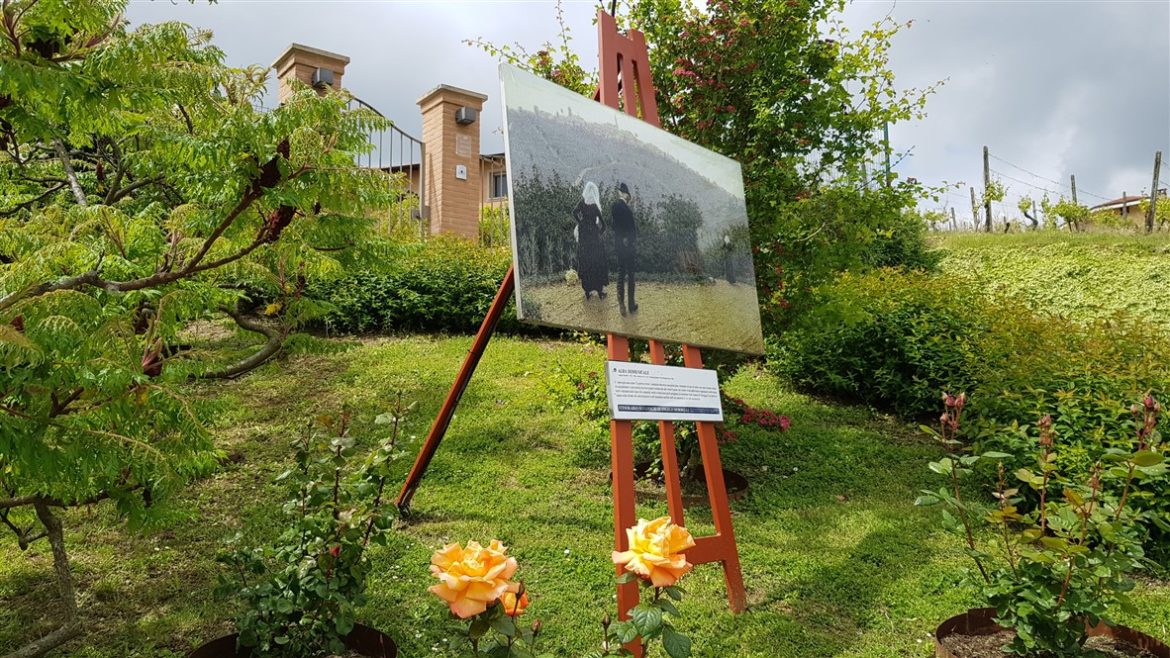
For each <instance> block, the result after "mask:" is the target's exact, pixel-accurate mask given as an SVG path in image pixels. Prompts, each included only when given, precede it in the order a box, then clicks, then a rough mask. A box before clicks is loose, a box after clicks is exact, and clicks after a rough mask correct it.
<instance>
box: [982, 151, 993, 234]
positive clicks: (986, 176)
mask: <svg viewBox="0 0 1170 658" xmlns="http://www.w3.org/2000/svg"><path fill="white" fill-rule="evenodd" d="M990 190H991V164H990V163H989V162H988V160H987V147H986V146H984V147H983V211H984V212H986V213H987V227H986V228H985V230H986V231H987V232H988V233H991V194H990V193H989V192H990Z"/></svg>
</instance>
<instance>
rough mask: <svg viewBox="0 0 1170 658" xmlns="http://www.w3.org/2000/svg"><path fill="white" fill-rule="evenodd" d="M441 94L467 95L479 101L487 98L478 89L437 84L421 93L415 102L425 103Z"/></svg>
mask: <svg viewBox="0 0 1170 658" xmlns="http://www.w3.org/2000/svg"><path fill="white" fill-rule="evenodd" d="M442 94H454V95H460V96H467V97H468V98H471V99H473V100H477V101H479V102H481V103H482V102H483V101H486V100H487V99H488V97H487V94H481V93H479V92H478V91H471V90H470V89H461V88H459V87H453V86H451V85H439V86H438V87H435V88H434V89H432V90H430V91H428V92H427V93H425V94H423V95H422V98H420V99H418V101H417V103H418V104H419V105H425V104H426V103H427V102H428V101H430V100H431V99H432V98H434V97H435V96H439V95H442Z"/></svg>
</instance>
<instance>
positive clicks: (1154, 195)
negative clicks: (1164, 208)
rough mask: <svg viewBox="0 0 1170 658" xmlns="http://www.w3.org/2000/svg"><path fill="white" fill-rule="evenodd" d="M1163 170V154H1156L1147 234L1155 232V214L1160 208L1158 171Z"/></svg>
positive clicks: (1159, 152) (1147, 216)
mask: <svg viewBox="0 0 1170 658" xmlns="http://www.w3.org/2000/svg"><path fill="white" fill-rule="evenodd" d="M1161 168H1162V152H1161V151H1158V152H1157V153H1155V154H1154V182H1153V183H1152V184H1151V185H1150V209H1149V210H1147V211H1146V233H1153V232H1154V213H1155V209H1156V208H1157V207H1158V170H1159V169H1161Z"/></svg>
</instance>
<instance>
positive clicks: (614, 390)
mask: <svg viewBox="0 0 1170 658" xmlns="http://www.w3.org/2000/svg"><path fill="white" fill-rule="evenodd" d="M606 390H607V392H608V393H609V411H610V414H611V415H612V417H613V418H614V420H705V421H708V422H713V423H718V422H722V421H723V405H722V403H721V400H720V398H719V377H718V375H717V374H716V373H715V371H714V370H704V369H701V368H676V367H674V366H655V365H650V364H646V363H631V362H629V361H609V362H607V365H606Z"/></svg>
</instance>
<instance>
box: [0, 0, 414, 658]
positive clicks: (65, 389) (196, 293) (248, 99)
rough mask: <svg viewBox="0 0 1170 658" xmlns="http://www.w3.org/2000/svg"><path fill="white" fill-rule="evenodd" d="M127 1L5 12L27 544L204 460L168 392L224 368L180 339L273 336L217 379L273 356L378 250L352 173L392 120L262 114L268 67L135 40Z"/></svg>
mask: <svg viewBox="0 0 1170 658" xmlns="http://www.w3.org/2000/svg"><path fill="white" fill-rule="evenodd" d="M125 6H126V0H97V1H95V0H87V1H85V2H80V1H71V0H8V1H6V2H4V4H3V12H2V24H0V68H2V69H3V72H4V74H3V75H2V76H0V520H2V521H4V524H5V525H6V526H7V527H9V528H10V529H11V530H13V531H14V532H15V533H16V535H17V537H18V540H19V541H20V543H21V545H25V544H26V543H27V542H28V541H31V540H33V539H35V538H37V537H39V536H42V535H44V534H45V532H47V533H48V534H49V539H50V540H53V539H54V537H53V532H52V526H53V525H54V520H53V517H52V512H51V508H55V507H60V506H68V505H72V504H78V503H87V502H93V501H96V500H101V499H105V498H113V499H114V500H116V501H117V502H118V504H119V506H120V508H121V509H122V510H123V511H124V512H129V513H133V514H135V515H137V513H139V512H145V511H147V509H148V508H149V507H150V506H151V504H152V503H154V502H157V501H158V500H159V499H160V498H161V497H162V495H163V494H165V493H167V492H169V491H171V490H173V489H174V488H175V487H177V486H178V485H179V484H181V483H182V482H183V481H184V480H186V479H187V478H189V477H190V476H192V475H194V474H196V473H198V472H200V471H202V470H205V469H206V468H208V467H209V466H210V464H211V463H212V459H213V458H214V456H215V454H214V451H213V450H212V445H211V442H210V440H209V438H208V436H207V433H206V432H205V431H204V430H203V429H202V428H203V422H202V421H203V418H202V417H201V413H200V411H199V409H198V407H197V406H195V405H194V404H193V403H192V401H191V400H190V399H189V398H188V397H187V396H186V395H185V394H183V393H181V392H179V391H178V390H176V385H177V384H179V383H180V382H183V381H186V380H187V379H189V378H190V377H199V376H207V375H214V374H217V372H216V371H217V370H220V369H221V368H223V363H222V362H217V361H216V360H215V359H213V358H209V357H211V356H212V355H211V354H209V353H208V352H206V351H203V350H200V349H194V348H193V346H191V345H189V344H187V343H190V339H189V337H187V336H186V334H185V331H186V330H187V328H188V327H189V326H190V325H191V323H192V322H195V321H199V320H207V319H214V318H215V317H216V316H219V317H224V316H225V315H226V316H230V317H232V318H234V319H235V320H236V321H237V322H238V324H239V326H240V327H241V329H243V330H247V331H251V332H256V333H260V334H264V336H265V337H266V339H267V340H266V342H265V344H264V346H263V347H262V348H261V350H260V351H259V352H258V353H257V354H256V355H253V356H252V357H249V358H247V359H244V360H243V361H241V362H240V363H239V364H235V365H230V366H228V367H227V368H226V369H223V371H222V372H220V373H218V374H229V375H230V374H237V373H239V372H242V371H244V370H247V369H248V368H250V367H253V366H254V365H256V364H258V363H260V362H262V361H263V360H264V359H265V358H268V357H270V356H271V355H272V354H274V353H276V351H277V350H278V349H279V347H280V343H281V341H282V340H283V338H284V337H285V336H287V334H288V333H289V332H290V331H291V330H292V329H293V328H295V327H296V326H297V325H298V324H299V323H300V322H302V321H304V320H305V319H307V318H309V317H311V316H313V315H315V314H317V313H320V312H321V311H322V310H323V309H321V308H319V307H318V306H319V305H317V304H315V303H313V302H311V301H310V300H307V299H305V297H304V296H303V295H302V292H303V290H304V282H305V278H306V277H307V276H311V275H313V274H316V273H323V272H328V271H335V270H339V269H341V268H343V267H345V266H346V265H348V264H352V263H354V262H356V260H357V259H360V258H363V257H369V256H371V255H374V254H371V253H370V251H371V250H370V249H368V248H365V247H367V238H368V236H369V235H370V230H371V227H372V220H370V219H369V218H368V216H369V211H371V210H372V209H377V208H383V207H386V206H387V205H389V204H390V203H392V202H393V201H394V200H395V199H396V198H397V197H398V195H399V193H398V189H399V186H398V185H397V184H396V181H394V180H393V179H391V178H389V177H387V176H386V175H385V174H384V173H383V172H381V171H377V170H362V169H358V168H356V167H355V166H354V156H355V154H356V153H359V152H362V151H364V150H365V149H367V148H368V140H367V135H368V133H369V132H370V131H371V130H377V129H380V128H383V127H385V123H386V122H385V120H383V119H381V118H380V117H378V116H377V115H376V114H374V113H372V112H369V111H366V110H352V111H351V110H350V109H348V102H347V101H348V100H349V97H348V96H347V95H346V94H345V93H344V92H339V93H329V94H324V95H321V94H318V93H317V92H316V91H315V90H313V89H310V88H307V87H301V88H297V89H296V90H295V91H294V93H293V94H292V96H291V97H289V98H288V99H287V100H286V101H285V102H284V103H283V104H282V105H281V106H280V107H278V108H275V109H272V110H270V111H266V110H264V109H262V108H260V107H259V99H260V97H261V95H262V93H263V90H264V82H265V79H266V76H267V71H266V70H265V69H263V68H259V67H248V68H233V67H229V66H226V65H225V64H224V61H223V60H224V57H223V53H222V52H221V51H220V50H219V49H217V48H215V47H214V46H213V45H211V42H210V35H209V34H208V33H206V32H203V31H199V30H195V29H193V28H191V27H188V26H186V25H182V24H179V23H164V24H158V25H144V26H141V27H138V28H135V29H130V28H129V27H128V26H127V24H126V21H125V20H123V19H122V17H121V16H122V11H123V10H124V9H125ZM260 300H264V301H265V302H266V306H264V310H263V312H262V313H260V314H259V315H257V314H255V313H253V311H254V309H255V307H256V306H257V302H259V301H260ZM220 361H222V359H221V360H220ZM27 506H32V507H35V508H36V512H37V517H38V520H39V521H40V523H41V524H42V525H43V526H44V527H45V532H41V531H40V530H34V529H33V528H34V527H35V526H36V524H35V523H34V522H33V521H32V520H31V518H30V516H31V515H26V516H24V517H22V516H21V514H22V513H23V512H21V511H20V510H21V509H22V508H24V507H27ZM56 525H57V527H58V531H59V523H57V524H56ZM58 538H59V537H58ZM54 547H55V548H56V543H55V546H54ZM63 556H64V552H63V548H62V551H61V556H58V557H63ZM59 561H60V560H59ZM62 591H63V592H64V591H65V590H64V588H63V589H62ZM70 592H71V589H70ZM66 598H69V597H68V596H67V597H66ZM21 655H25V654H21Z"/></svg>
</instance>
